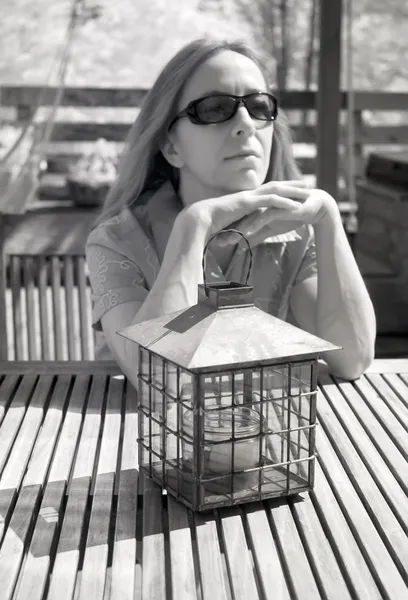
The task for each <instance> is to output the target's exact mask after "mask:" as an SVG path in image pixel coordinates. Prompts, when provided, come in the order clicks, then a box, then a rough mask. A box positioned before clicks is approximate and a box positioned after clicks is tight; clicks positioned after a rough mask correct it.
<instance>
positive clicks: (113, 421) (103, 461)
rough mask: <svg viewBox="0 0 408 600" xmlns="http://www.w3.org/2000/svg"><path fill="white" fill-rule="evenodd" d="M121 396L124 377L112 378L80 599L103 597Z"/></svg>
mask: <svg viewBox="0 0 408 600" xmlns="http://www.w3.org/2000/svg"><path fill="white" fill-rule="evenodd" d="M122 400H123V380H118V379H114V378H112V379H111V380H110V384H109V390H108V400H107V406H106V412H105V419H104V425H103V433H102V441H101V450H100V454H99V459H98V465H97V471H96V479H95V481H96V485H95V490H94V497H93V502H92V508H91V518H90V522H89V529H88V536H87V540H86V545H85V556H84V563H83V568H82V578H81V585H80V590H79V600H88V599H89V598H92V600H99V599H100V600H103V597H104V590H105V580H106V569H107V560H108V543H109V526H110V519H111V510H112V502H113V488H114V482H115V474H116V465H117V460H118V449H119V434H120V427H121V411H122Z"/></svg>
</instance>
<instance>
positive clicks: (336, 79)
mask: <svg viewBox="0 0 408 600" xmlns="http://www.w3.org/2000/svg"><path fill="white" fill-rule="evenodd" d="M341 18H342V0H320V25H319V37H320V51H319V81H318V83H319V88H318V91H317V106H316V108H317V186H318V187H319V188H321V189H324V190H326V192H328V193H329V194H331V195H332V196H333V197H334V198H336V200H337V199H338V195H337V193H338V165H339V131H340V126H339V117H340V107H341V90H340V64H341Z"/></svg>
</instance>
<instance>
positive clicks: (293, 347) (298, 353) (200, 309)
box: [118, 283, 340, 372]
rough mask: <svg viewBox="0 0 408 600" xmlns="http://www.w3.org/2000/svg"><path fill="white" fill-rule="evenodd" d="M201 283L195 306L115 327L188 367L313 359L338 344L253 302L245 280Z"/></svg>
mask: <svg viewBox="0 0 408 600" xmlns="http://www.w3.org/2000/svg"><path fill="white" fill-rule="evenodd" d="M223 285H224V286H229V287H224V288H223V287H222V286H223ZM234 286H236V287H234ZM204 287H205V286H203V285H199V286H198V288H199V290H198V303H197V304H195V305H194V306H192V307H190V308H188V309H183V310H179V311H176V312H173V313H171V314H167V315H163V316H160V317H157V318H155V319H150V320H148V321H144V322H141V323H137V324H135V325H131V326H130V327H127V328H126V329H124V330H121V331H119V332H118V333H119V334H120V335H122V336H124V337H126V338H127V339H129V340H131V341H133V342H136V343H137V344H139V345H141V346H142V347H144V348H147V350H149V351H151V352H154V353H155V354H158V355H159V356H161V357H162V358H164V359H166V360H169V361H171V362H174V363H176V364H177V365H179V366H180V367H182V368H184V369H187V370H190V371H193V372H197V371H204V372H205V371H212V370H221V369H223V368H224V369H228V368H237V367H239V366H242V367H243V368H244V367H250V366H257V365H258V366H261V365H265V364H278V363H282V362H290V361H294V360H303V359H313V358H317V357H318V356H319V355H320V354H321V353H322V352H327V351H331V350H339V349H340V348H339V346H335V345H334V344H332V343H330V342H327V341H326V340H323V339H321V338H319V337H317V336H315V335H312V334H311V333H308V332H306V331H304V330H302V329H299V328H298V327H295V326H294V325H291V324H290V323H287V322H285V321H282V320H281V319H278V318H277V317H273V316H272V315H270V314H268V313H266V312H265V311H263V310H261V309H259V308H257V307H255V306H254V304H253V302H252V288H251V287H249V286H242V285H240V284H228V283H224V284H216V285H212V286H211V287H210V286H208V288H207V289H208V290H209V294H208V296H207V293H206V291H205V290H204Z"/></svg>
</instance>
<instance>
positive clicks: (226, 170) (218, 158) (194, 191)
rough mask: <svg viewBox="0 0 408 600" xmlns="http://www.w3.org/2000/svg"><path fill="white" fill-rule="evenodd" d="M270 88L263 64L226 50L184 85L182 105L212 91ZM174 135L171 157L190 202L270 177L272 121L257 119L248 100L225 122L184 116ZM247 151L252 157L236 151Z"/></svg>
mask: <svg viewBox="0 0 408 600" xmlns="http://www.w3.org/2000/svg"><path fill="white" fill-rule="evenodd" d="M267 91H268V89H267V85H266V83H265V79H264V77H263V74H262V72H261V70H260V69H259V67H258V66H257V65H256V64H255V63H254V62H253V61H252V60H251V59H250V58H248V57H246V56H244V55H242V54H239V53H238V52H233V51H230V50H225V51H222V52H220V53H218V54H216V55H215V56H213V57H211V58H210V59H209V60H207V61H206V62H205V63H203V64H202V65H200V67H199V68H198V69H197V71H196V72H195V74H194V75H193V77H192V78H191V79H190V80H189V82H188V83H187V85H186V86H185V89H184V91H183V94H182V97H181V99H180V103H179V106H178V110H179V111H180V110H183V109H184V108H185V107H186V106H187V105H188V103H189V102H191V101H192V100H197V99H198V98H201V97H202V96H205V95H207V94H210V93H217V92H223V93H230V94H235V95H238V96H243V95H245V94H249V93H250V92H267ZM169 137H170V140H171V141H172V144H173V151H174V153H173V154H171V153H170V154H168V155H167V156H166V158H167V159H168V160H169V162H172V161H174V162H172V164H173V165H174V166H176V167H178V168H179V170H180V188H179V192H180V196H181V199H182V200H183V203H184V204H185V205H186V204H191V203H193V202H196V201H198V200H203V199H205V198H214V197H218V196H221V195H224V194H228V193H232V192H237V191H241V190H246V189H253V188H255V187H257V186H259V185H261V184H262V183H263V182H264V180H265V177H266V173H267V171H268V167H269V160H270V154H271V146H272V137H273V122H271V121H260V120H256V119H253V118H252V117H251V116H250V115H249V113H248V111H247V109H246V108H245V106H244V105H243V104H240V105H239V107H238V110H237V112H236V114H235V115H234V117H233V118H232V119H230V120H228V121H225V122H224V123H217V124H212V125H196V124H193V123H191V122H190V121H189V119H188V118H187V117H183V118H181V119H179V120H178V121H176V123H175V124H174V125H173V127H172V128H171V131H170V134H169ZM248 151H249V152H250V153H251V155H250V156H249V157H248V156H245V157H243V156H237V155H239V154H242V153H243V152H245V153H246V152H248Z"/></svg>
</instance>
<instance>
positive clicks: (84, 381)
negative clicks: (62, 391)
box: [48, 375, 89, 483]
mask: <svg viewBox="0 0 408 600" xmlns="http://www.w3.org/2000/svg"><path fill="white" fill-rule="evenodd" d="M62 377H64V376H63V375H61V376H60V377H59V380H60V379H61V378H62ZM88 386H89V376H86V375H78V376H77V377H76V378H75V383H74V385H73V388H72V390H71V392H70V397H69V404H68V408H67V411H66V413H65V418H64V424H63V427H62V431H61V434H60V436H59V439H58V445H57V448H56V451H55V456H54V458H53V461H52V465H51V470H50V474H49V476H48V481H49V482H52V481H63V482H64V483H68V479H69V475H70V472H71V469H72V461H73V459H74V455H75V449H76V444H77V441H78V436H79V432H80V428H81V424H82V413H83V410H84V405H85V402H86V394H87V390H88Z"/></svg>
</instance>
